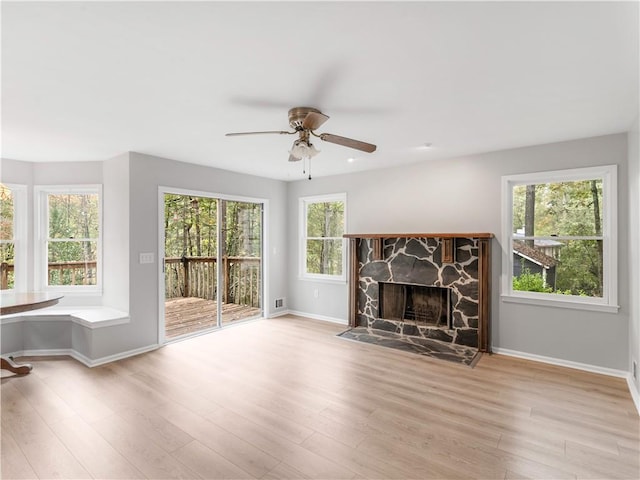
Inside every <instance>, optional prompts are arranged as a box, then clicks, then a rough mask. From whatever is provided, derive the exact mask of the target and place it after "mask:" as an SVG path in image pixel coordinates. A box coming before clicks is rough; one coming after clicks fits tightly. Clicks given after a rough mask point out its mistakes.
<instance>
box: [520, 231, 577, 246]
mask: <svg viewBox="0 0 640 480" xmlns="http://www.w3.org/2000/svg"><path fill="white" fill-rule="evenodd" d="M522 237H524V235H523V234H522V233H520V232H519V231H518V233H514V234H513V238H522ZM534 241H535V244H534V245H535V246H536V247H562V246H563V245H564V243H562V242H558V241H557V240H550V239H542V238H536V239H535V240H534Z"/></svg>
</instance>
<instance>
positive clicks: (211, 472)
mask: <svg viewBox="0 0 640 480" xmlns="http://www.w3.org/2000/svg"><path fill="white" fill-rule="evenodd" d="M172 455H173V456H174V457H175V458H177V459H178V460H180V462H182V463H184V464H185V465H189V468H191V469H192V470H193V471H195V472H196V473H197V474H198V475H200V477H202V478H207V479H211V480H214V479H244V478H254V477H253V476H252V475H251V474H249V473H247V472H245V471H244V470H242V469H241V468H240V467H238V466H236V465H235V464H233V463H231V462H230V461H229V460H227V459H226V458H224V457H223V456H222V455H219V454H218V453H217V452H215V451H213V450H211V449H210V448H208V447H207V446H205V445H203V444H202V443H200V442H198V441H197V440H194V441H192V442H190V443H188V444H186V445H184V446H183V447H180V448H179V449H177V450H176V451H174V452H173V453H172Z"/></svg>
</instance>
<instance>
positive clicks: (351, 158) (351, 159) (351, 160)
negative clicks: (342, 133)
mask: <svg viewBox="0 0 640 480" xmlns="http://www.w3.org/2000/svg"><path fill="white" fill-rule="evenodd" d="M355 161H356V159H355V158H353V157H349V158H347V162H349V163H353V162H355Z"/></svg>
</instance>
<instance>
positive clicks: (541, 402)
mask: <svg viewBox="0 0 640 480" xmlns="http://www.w3.org/2000/svg"><path fill="white" fill-rule="evenodd" d="M343 329H344V327H343V326H340V325H334V324H330V323H323V322H318V321H313V320H304V319H300V318H295V317H280V318H277V319H270V320H257V321H253V322H247V323H243V324H240V325H238V326H236V327H234V328H228V329H223V330H221V331H217V332H215V333H211V334H208V335H203V336H199V337H195V338H191V339H189V340H185V341H182V342H177V343H173V344H170V345H168V346H166V347H164V348H161V349H159V350H157V351H154V352H151V353H148V354H144V355H139V356H137V357H133V358H130V359H126V360H122V361H119V362H115V363H111V364H108V365H104V366H101V367H96V368H93V369H89V368H86V367H84V366H82V365H81V364H79V363H77V362H76V361H74V360H72V359H69V358H66V357H57V358H55V357H49V358H32V359H30V360H32V361H33V364H34V371H33V372H32V373H31V374H29V375H27V376H24V377H20V378H16V377H13V378H3V379H2V387H1V389H0V391H1V395H2V398H1V400H2V405H1V406H2V451H1V458H0V461H1V467H2V478H3V479H9V478H47V479H50V478H64V479H72V478H126V479H131V478H154V479H160V478H210V479H214V478H242V479H244V478H263V479H284V478H321V479H351V478H353V479H362V478H376V479H405V478H415V479H427V478H438V479H454V478H455V479H467V478H479V479H494V478H495V479H520V478H535V479H538V478H550V479H564V478H573V479H575V478H585V479H595V478H597V479H610V478H630V479H638V478H640V467H639V456H640V440H639V429H640V417H639V416H638V413H637V412H636V411H635V409H634V406H633V403H632V400H631V397H630V394H629V392H628V390H627V386H626V382H625V381H624V380H622V379H619V378H612V377H606V376H601V375H596V374H591V373H585V372H581V371H577V370H571V369H566V368H560V367H554V366H549V365H544V364H539V363H534V362H529V361H525V360H518V359H513V358H509V357H505V356H500V355H493V356H489V355H484V356H483V357H482V358H481V359H480V361H479V362H478V364H477V365H476V367H475V368H473V369H472V368H469V367H466V366H462V365H457V364H453V363H450V362H445V361H441V360H436V359H430V358H425V357H421V356H418V355H414V354H411V353H405V352H401V351H398V350H393V349H387V348H384V347H380V346H376V345H368V344H362V343H357V342H353V341H349V340H345V339H342V338H339V337H336V336H335V334H336V333H338V332H340V331H342V330H343ZM23 360H24V359H23ZM3 375H4V373H3Z"/></svg>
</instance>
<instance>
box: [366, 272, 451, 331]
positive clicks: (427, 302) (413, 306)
mask: <svg viewBox="0 0 640 480" xmlns="http://www.w3.org/2000/svg"><path fill="white" fill-rule="evenodd" d="M378 287H379V297H378V298H379V309H378V317H380V318H382V319H385V320H396V321H402V322H405V323H410V324H414V325H425V326H426V325H429V326H436V327H443V328H450V325H451V324H450V317H451V315H450V312H451V290H450V289H448V288H443V287H433V286H426V285H414V284H407V283H385V282H380V283H379V284H378Z"/></svg>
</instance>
